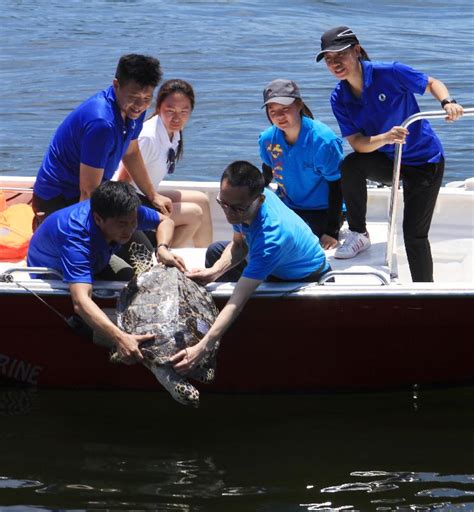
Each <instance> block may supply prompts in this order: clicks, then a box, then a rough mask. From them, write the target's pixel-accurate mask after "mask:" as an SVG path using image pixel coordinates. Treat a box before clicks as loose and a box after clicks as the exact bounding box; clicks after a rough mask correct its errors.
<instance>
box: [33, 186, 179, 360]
mask: <svg viewBox="0 0 474 512" xmlns="http://www.w3.org/2000/svg"><path fill="white" fill-rule="evenodd" d="M137 227H138V229H146V230H151V229H156V239H157V257H158V259H159V260H160V261H161V262H162V263H164V264H165V265H169V266H175V267H177V268H179V269H180V270H181V271H184V270H185V266H184V262H183V260H182V259H181V258H180V257H179V256H176V255H175V254H173V253H171V252H170V251H169V244H170V242H171V239H172V238H173V232H174V222H173V221H172V220H171V219H170V218H169V217H167V216H160V214H159V213H158V212H157V211H156V210H153V209H151V208H146V207H144V206H141V202H140V199H139V198H138V195H137V193H136V192H135V189H134V188H133V187H132V186H131V185H130V184H128V183H123V182H115V181H107V182H105V183H103V184H101V185H100V186H99V187H98V188H97V189H96V190H95V191H94V192H93V193H92V196H91V199H89V200H85V201H82V202H80V203H78V204H75V205H72V206H69V207H67V208H63V209H61V210H58V211H56V212H54V213H52V214H51V215H50V216H48V218H47V219H46V220H45V221H44V222H43V223H42V224H41V225H40V226H39V227H38V229H37V230H36V232H35V234H34V235H33V237H32V238H31V241H30V246H29V249H28V266H29V267H49V268H53V269H55V270H58V271H59V272H61V273H62V274H63V276H64V281H65V282H66V283H68V285H69V290H70V292H71V298H72V301H73V304H74V310H75V312H76V313H77V314H78V315H79V316H80V317H81V318H82V319H83V320H84V321H85V322H86V323H87V324H88V325H89V327H91V328H92V329H93V330H94V331H97V332H99V333H101V334H102V335H103V336H105V337H106V338H109V339H110V340H112V341H113V342H114V343H115V344H116V345H117V350H118V352H119V353H120V355H121V356H122V357H124V358H125V361H126V362H129V363H132V362H136V361H139V360H141V359H142V355H141V353H140V351H139V350H138V344H139V343H140V342H141V341H145V340H146V339H149V338H150V336H133V335H129V334H126V333H125V332H123V331H121V330H120V329H119V328H118V327H117V326H115V325H114V324H113V323H112V322H111V321H110V320H109V319H108V317H107V316H106V315H105V313H104V312H103V311H102V310H101V309H100V308H99V307H98V306H97V305H96V304H95V302H94V301H93V300H92V284H93V282H94V278H96V277H97V276H98V275H99V276H100V275H102V277H110V278H112V276H114V278H115V279H120V280H129V279H130V278H131V277H132V275H133V270H132V269H131V267H127V266H126V265H125V263H124V262H122V265H121V269H120V271H119V272H117V273H116V274H115V275H114V269H117V268H120V265H115V266H114V268H111V269H107V267H108V265H109V261H110V260H111V259H115V260H119V258H118V257H117V256H116V255H115V253H116V252H117V251H118V250H119V249H120V247H121V246H122V245H123V244H126V243H127V242H128V241H129V240H130V238H131V236H132V234H133V232H134V231H135V230H136V229H137ZM116 263H119V264H120V261H116Z"/></svg>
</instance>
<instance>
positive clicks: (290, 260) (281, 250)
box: [232, 189, 329, 281]
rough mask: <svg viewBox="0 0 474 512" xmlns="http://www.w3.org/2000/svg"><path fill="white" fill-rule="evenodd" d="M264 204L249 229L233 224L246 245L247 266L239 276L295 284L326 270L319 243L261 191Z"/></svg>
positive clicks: (279, 203) (290, 212) (272, 197)
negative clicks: (315, 272) (272, 278)
mask: <svg viewBox="0 0 474 512" xmlns="http://www.w3.org/2000/svg"><path fill="white" fill-rule="evenodd" d="M264 194H265V201H264V202H263V204H262V205H261V206H260V208H259V209H258V211H257V214H256V216H255V218H254V219H253V221H252V223H251V224H250V225H248V224H234V225H233V226H232V227H233V229H234V231H236V232H237V233H241V234H242V235H243V236H244V238H245V242H246V244H247V247H248V249H249V252H248V254H247V261H248V263H247V266H246V267H245V269H244V271H243V273H242V276H243V277H247V278H249V279H258V280H262V281H263V280H265V279H266V278H267V277H268V276H269V275H270V274H271V275H273V276H276V277H279V278H280V279H285V280H287V281H298V280H300V279H303V278H305V277H306V276H308V275H309V274H311V273H312V272H314V271H315V270H318V269H320V270H321V272H322V271H325V270H326V269H327V268H329V264H328V262H327V260H326V255H325V254H324V251H323V249H322V247H321V245H320V244H319V239H318V237H317V236H316V235H314V234H313V232H312V231H311V229H310V227H309V226H308V225H307V224H306V223H305V222H304V221H303V220H302V219H301V217H299V216H298V215H297V214H296V213H295V212H294V211H293V210H290V208H288V207H287V206H286V205H285V204H283V202H282V201H281V200H280V199H279V198H278V197H277V196H276V194H275V193H274V192H272V191H271V190H269V189H265V191H264Z"/></svg>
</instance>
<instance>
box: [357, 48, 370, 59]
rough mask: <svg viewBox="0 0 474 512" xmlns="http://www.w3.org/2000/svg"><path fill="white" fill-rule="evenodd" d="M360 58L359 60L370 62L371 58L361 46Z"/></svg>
mask: <svg viewBox="0 0 474 512" xmlns="http://www.w3.org/2000/svg"><path fill="white" fill-rule="evenodd" d="M359 47H360V57H359V60H370V57H369V56H368V55H367V52H366V51H365V50H364V48H362V46H360V45H359Z"/></svg>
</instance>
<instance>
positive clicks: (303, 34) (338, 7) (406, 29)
mask: <svg viewBox="0 0 474 512" xmlns="http://www.w3.org/2000/svg"><path fill="white" fill-rule="evenodd" d="M473 9H474V8H473V3H472V2H471V1H470V0H453V1H451V2H449V4H446V2H445V1H442V0H430V1H423V2H421V1H413V0H399V1H393V0H381V1H375V0H369V1H361V0H343V1H339V0H325V1H321V0H292V1H291V2H288V1H287V0H273V1H266V2H265V1H262V0H258V1H252V2H251V1H237V0H236V1H234V0H220V1H217V2H205V1H200V0H192V1H190V0H175V1H173V2H164V1H158V0H86V1H84V0H68V1H66V2H64V1H59V0H50V1H47V2H46V1H45V0H34V1H33V0H2V8H1V10H0V24H1V27H2V29H1V31H0V69H1V81H0V97H1V98H2V101H1V102H0V156H1V158H0V174H18V175H28V176H34V175H35V174H36V172H37V170H38V167H39V165H40V163H41V160H42V158H43V155H44V152H45V150H46V148H47V146H48V142H49V140H50V138H51V137H52V135H53V133H54V131H55V129H56V127H57V126H58V125H59V123H60V122H61V121H62V120H63V119H64V117H65V116H66V115H67V114H68V113H69V112H70V111H71V110H72V109H73V108H74V107H75V106H77V105H78V104H80V103H81V102H82V101H84V100H85V99H86V98H88V97H89V96H91V95H92V94H95V93H96V92H98V91H99V90H101V89H104V88H105V87H107V86H108V85H110V83H111V81H112V79H113V77H114V72H115V68H116V64H117V61H118V59H119V57H120V56H121V55H123V54H125V53H131V52H136V53H145V54H150V55H153V56H155V57H157V58H159V60H160V62H161V64H162V67H163V71H164V79H169V78H173V77H179V78H183V79H185V80H188V81H190V82H191V83H192V85H193V86H194V89H195V92H196V108H195V111H194V113H193V115H192V117H191V120H190V121H189V123H188V126H187V127H186V129H185V133H184V139H185V155H184V157H183V160H182V161H181V162H180V163H179V165H178V167H177V170H176V173H175V174H174V176H173V177H172V179H176V180H180V179H193V180H210V179H211V180H217V179H219V177H220V175H221V173H222V171H223V169H224V168H225V166H226V165H227V164H229V163H230V162H232V161H233V160H242V159H244V160H249V161H251V162H253V163H254V164H256V165H257V166H260V159H259V153H258V135H259V133H260V131H262V130H264V129H265V128H266V127H267V126H268V121H267V119H266V116H265V113H264V110H262V109H261V105H262V91H263V88H264V87H265V85H266V84H267V83H268V82H269V81H271V80H273V79H275V78H280V77H283V78H290V79H292V80H295V81H296V82H297V83H298V84H299V86H300V88H301V92H302V95H303V99H304V100H305V102H306V103H307V104H308V105H309V107H310V108H311V110H312V111H313V113H314V114H315V116H316V117H317V118H319V119H320V120H321V121H323V122H325V123H327V124H328V125H329V126H331V128H333V129H334V130H335V131H336V133H339V128H338V126H337V123H336V121H335V119H334V117H333V115H332V111H331V108H330V104H329V96H330V92H331V90H332V89H333V88H334V86H335V84H336V80H335V78H334V77H333V76H331V75H330V73H329V71H328V70H327V68H326V66H325V64H324V62H320V63H316V62H315V55H316V53H317V52H318V50H319V45H320V37H321V34H322V33H323V32H324V30H326V29H327V28H329V27H332V26H336V25H349V26H350V27H351V28H352V29H353V30H354V31H355V32H356V33H357V34H358V36H359V39H360V41H361V43H362V45H363V46H364V47H365V49H366V50H367V52H368V53H369V56H370V57H371V59H372V60H382V61H392V60H400V61H401V62H404V63H406V64H408V65H411V66H413V67H415V68H417V69H419V70H421V71H423V72H425V73H426V74H428V75H431V76H434V77H436V78H439V79H441V80H442V81H444V82H445V83H446V85H447V86H448V88H449V91H450V94H451V95H452V96H453V97H454V98H456V99H457V100H458V102H459V103H462V104H464V105H465V106H470V107H473V106H474V60H473V55H474V14H473ZM419 102H420V106H421V108H422V110H440V105H439V103H438V102H437V101H435V100H434V99H433V98H432V97H431V95H430V94H428V95H426V96H422V97H420V101H419ZM432 122H433V126H434V128H435V130H436V131H437V133H438V134H439V136H440V138H441V140H442V142H443V144H444V146H445V149H446V160H447V165H446V172H445V180H444V181H445V182H447V181H457V180H463V179H465V178H467V177H471V176H473V175H474V166H473V159H472V150H473V147H474V119H473V118H472V117H470V118H466V119H465V120H462V121H461V122H460V123H457V124H454V125H452V124H448V123H446V122H444V121H443V120H434V121H432ZM345 150H346V151H348V150H349V148H348V145H347V143H345Z"/></svg>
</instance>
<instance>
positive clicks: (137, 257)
mask: <svg viewBox="0 0 474 512" xmlns="http://www.w3.org/2000/svg"><path fill="white" fill-rule="evenodd" d="M131 252H132V254H133V258H132V260H134V266H135V270H136V275H135V277H134V278H133V279H132V280H131V281H129V282H128V283H127V285H126V286H125V287H124V288H123V290H122V292H121V294H120V296H119V299H118V301H117V308H116V312H117V325H118V326H119V327H120V329H122V330H123V331H125V332H127V333H129V334H147V333H152V334H155V338H154V339H152V340H149V341H146V342H143V343H141V344H140V349H141V352H142V354H143V356H144V365H145V366H146V367H147V368H149V369H150V370H151V371H152V372H153V374H154V375H155V377H156V378H157V379H158V381H159V382H160V383H161V384H162V385H163V387H164V388H165V389H166V390H167V391H168V392H169V393H170V394H171V396H172V397H173V398H174V399H175V400H177V401H178V402H180V403H182V404H185V405H192V406H195V407H197V406H198V405H199V391H198V390H197V389H196V388H195V387H194V386H193V385H192V384H191V383H190V382H188V380H187V379H186V378H184V377H182V376H180V375H179V374H177V373H176V372H175V371H174V369H173V367H172V365H171V364H170V362H169V359H170V357H171V356H172V355H174V354H176V353H177V352H178V351H179V350H181V349H183V348H184V349H186V347H191V346H193V345H195V344H196V343H197V342H198V341H199V340H200V339H201V338H202V337H203V336H204V335H205V334H206V332H207V331H208V330H209V328H210V327H211V325H212V324H213V323H214V320H215V319H216V318H217V315H218V309H217V307H216V305H215V303H214V300H213V298H212V296H211V294H210V293H209V292H207V291H206V289H205V288H204V287H203V286H200V285H198V284H196V283H195V282H194V281H192V280H191V279H189V278H188V277H186V276H185V275H184V274H183V273H182V272H180V271H179V270H178V269H177V268H175V267H166V266H164V265H162V264H160V263H158V264H154V262H153V260H152V259H151V254H150V253H149V251H148V250H147V249H146V248H145V247H144V246H140V245H139V244H137V245H136V246H134V247H132V248H131ZM216 351H217V345H216V348H215V350H214V351H213V352H211V353H210V354H209V356H208V357H206V358H205V359H204V360H202V361H201V363H200V364H199V365H198V366H197V367H196V368H195V369H194V370H193V371H192V372H191V373H190V374H189V377H190V378H192V379H194V380H197V381H200V382H205V383H209V382H211V381H212V380H214V375H215V364H216ZM111 360H112V361H114V362H118V361H120V358H119V356H118V353H117V352H114V354H112V357H111Z"/></svg>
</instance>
